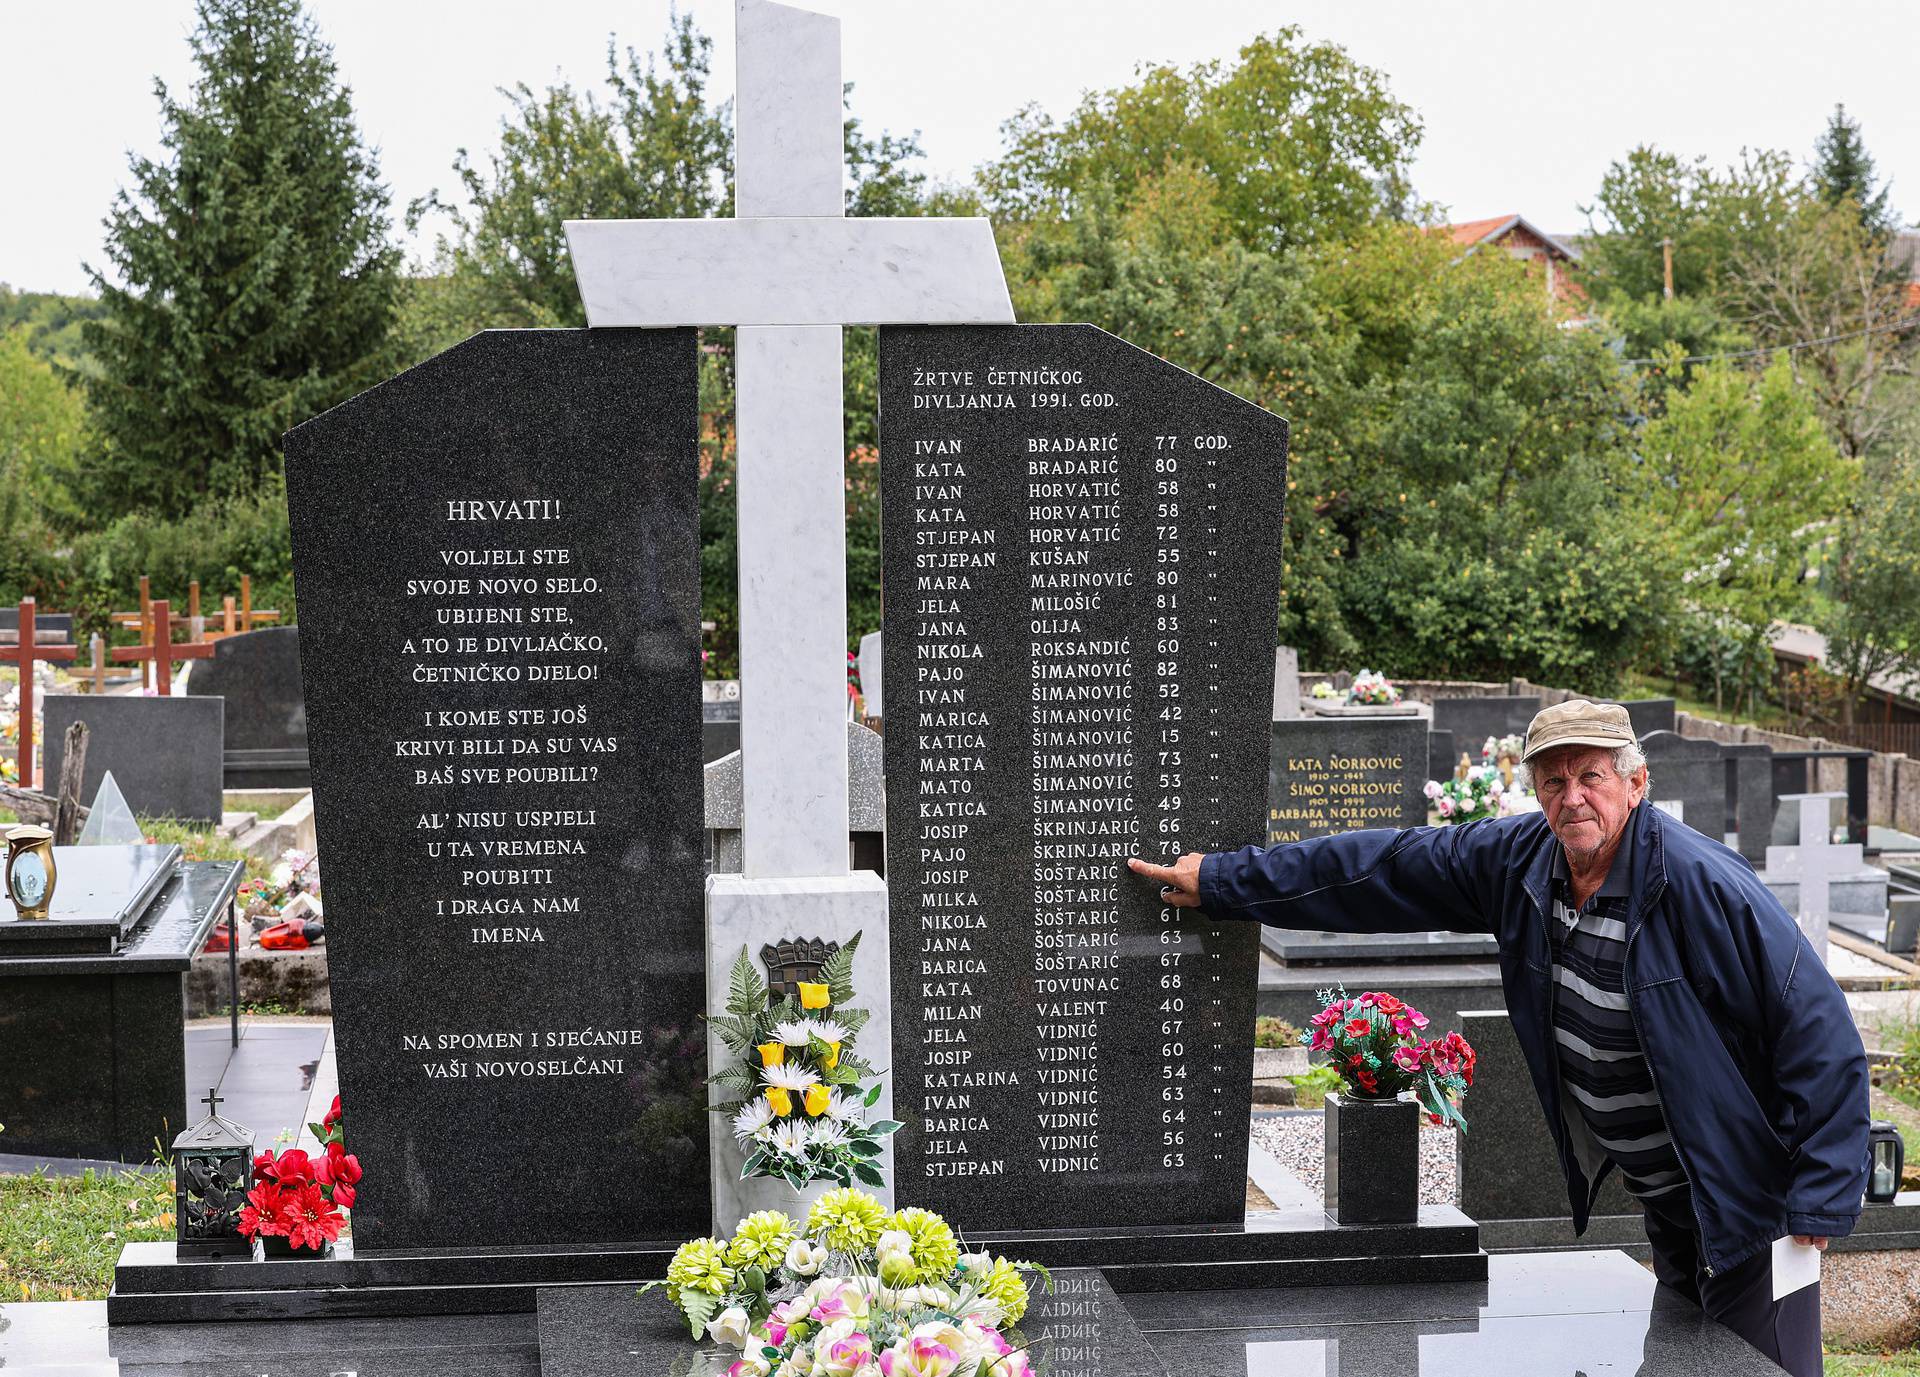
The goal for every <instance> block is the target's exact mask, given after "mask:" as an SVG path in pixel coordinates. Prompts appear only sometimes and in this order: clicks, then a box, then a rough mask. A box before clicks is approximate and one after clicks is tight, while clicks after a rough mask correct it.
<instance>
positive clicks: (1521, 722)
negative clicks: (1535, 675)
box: [1433, 693, 1540, 763]
mask: <svg viewBox="0 0 1920 1377" xmlns="http://www.w3.org/2000/svg"><path fill="white" fill-rule="evenodd" d="M1539 711H1540V695H1539V694H1537V693H1527V694H1513V695H1503V696H1499V697H1494V698H1436V699H1434V700H1433V729H1434V730H1435V731H1443V732H1452V733H1453V739H1454V742H1455V743H1456V744H1457V745H1458V746H1459V747H1460V749H1461V750H1463V751H1465V752H1466V753H1467V754H1468V755H1470V756H1472V757H1473V758H1474V761H1475V762H1476V763H1478V761H1479V759H1480V748H1481V747H1482V746H1484V745H1485V744H1486V741H1487V738H1488V737H1490V736H1491V737H1493V738H1495V739H1496V740H1497V739H1499V738H1500V737H1503V736H1525V735H1526V732H1527V726H1528V724H1529V723H1531V722H1532V721H1533V715H1534V714H1535V713H1537V712H1539Z"/></svg>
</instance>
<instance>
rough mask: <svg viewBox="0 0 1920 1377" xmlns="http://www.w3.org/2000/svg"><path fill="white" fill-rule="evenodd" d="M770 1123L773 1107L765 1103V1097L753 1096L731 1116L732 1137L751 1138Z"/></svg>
mask: <svg viewBox="0 0 1920 1377" xmlns="http://www.w3.org/2000/svg"><path fill="white" fill-rule="evenodd" d="M772 1122H773V1106H772V1105H770V1104H768V1103H767V1097H766V1096H765V1095H755V1096H754V1097H753V1098H752V1099H751V1100H748V1101H747V1102H746V1104H745V1105H743V1106H742V1107H741V1109H740V1112H739V1113H738V1114H736V1115H734V1116H733V1136H734V1137H736V1138H751V1137H753V1135H754V1134H756V1133H758V1132H759V1131H760V1130H761V1129H763V1128H765V1127H766V1126H767V1125H768V1124H770V1123H772Z"/></svg>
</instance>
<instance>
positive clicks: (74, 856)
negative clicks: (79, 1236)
mask: <svg viewBox="0 0 1920 1377" xmlns="http://www.w3.org/2000/svg"><path fill="white" fill-rule="evenodd" d="M179 863H180V848H179V846H178V845H177V844H171V843H170V844H168V845H166V846H146V845H142V844H138V843H136V844H133V845H121V846H56V847H54V848H53V869H54V876H55V882H54V889H53V903H52V905H51V906H50V907H49V909H48V911H47V916H46V917H45V918H44V919H37V920H25V919H20V918H16V917H14V916H12V915H13V908H12V906H11V905H8V906H6V907H4V908H0V953H4V954H6V955H8V956H71V955H80V954H86V953H94V954H98V955H102V956H111V955H112V954H113V953H114V952H116V951H118V950H119V949H120V942H121V939H122V938H123V937H124V936H125V935H126V932H127V929H129V928H131V927H132V926H133V925H134V923H135V922H136V921H138V920H139V918H140V916H141V915H142V914H143V913H145V912H146V911H147V905H148V904H149V903H151V902H152V900H153V896H154V895H155V894H156V893H158V892H159V890H160V887H161V886H162V885H164V884H165V883H166V882H167V881H168V880H169V879H171V878H172V877H173V872H174V867H175V866H177V865H178V864H179ZM0 1122H4V1120H0Z"/></svg>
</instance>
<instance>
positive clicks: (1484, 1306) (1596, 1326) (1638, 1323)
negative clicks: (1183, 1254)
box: [1127, 1252, 1780, 1377]
mask: <svg viewBox="0 0 1920 1377" xmlns="http://www.w3.org/2000/svg"><path fill="white" fill-rule="evenodd" d="M1127 1308H1128V1310H1129V1311H1130V1312H1131V1314H1132V1315H1133V1318H1134V1320H1135V1321H1136V1322H1137V1323H1138V1325H1139V1327H1140V1329H1141V1331H1142V1332H1143V1333H1144V1334H1145V1336H1146V1339H1147V1342H1148V1343H1149V1344H1151V1345H1152V1346H1153V1348H1154V1350H1155V1351H1156V1352H1157V1353H1158V1354H1159V1356H1160V1358H1161V1360H1162V1361H1163V1362H1165V1363H1166V1364H1167V1365H1168V1366H1169V1367H1171V1368H1173V1369H1174V1370H1175V1371H1183V1372H1184V1371H1192V1372H1231V1373H1236V1374H1237V1373H1242V1372H1244V1373H1246V1374H1247V1377H1306V1375H1307V1374H1311V1377H1334V1374H1339V1377H1409V1374H1415V1373H1417V1374H1420V1377H1506V1375H1507V1374H1513V1377H1521V1375H1522V1374H1524V1377H1553V1375H1554V1374H1564V1375H1565V1377H1573V1374H1575V1373H1582V1374H1585V1377H1601V1374H1608V1373H1614V1374H1622V1377H1626V1375H1627V1374H1631V1375H1632V1377H1692V1374H1696V1373H1697V1374H1701V1377H1705V1375H1706V1374H1714V1377H1764V1375H1766V1374H1777V1373H1778V1372H1779V1370H1780V1369H1778V1368H1777V1367H1775V1366H1774V1365H1773V1364H1772V1363H1771V1362H1769V1361H1768V1360H1767V1359H1766V1358H1764V1357H1762V1356H1761V1355H1760V1354H1759V1353H1758V1352H1757V1351H1755V1350H1754V1349H1753V1348H1751V1347H1749V1346H1748V1345H1747V1343H1746V1342H1745V1341H1744V1340H1742V1339H1740V1338H1738V1337H1737V1336H1736V1335H1734V1334H1733V1333H1732V1332H1731V1331H1730V1330H1727V1329H1725V1328H1723V1327H1721V1326H1720V1325H1718V1324H1715V1323H1713V1322H1712V1321H1710V1320H1708V1319H1706V1317H1705V1316H1703V1315H1702V1314H1701V1313H1700V1311H1699V1310H1698V1309H1697V1308H1696V1307H1694V1306H1693V1305H1691V1304H1689V1303H1688V1302H1686V1301H1684V1300H1682V1299H1681V1298H1680V1297H1678V1296H1676V1295H1675V1294H1673V1293H1672V1292H1670V1291H1667V1290H1665V1289H1664V1288H1662V1287H1659V1286H1657V1285H1655V1283H1654V1280H1653V1276H1652V1274H1651V1273H1649V1272H1648V1271H1647V1270H1646V1269H1645V1268H1643V1267H1641V1266H1639V1265H1638V1264H1637V1263H1635V1262H1633V1261H1632V1260H1631V1259H1629V1258H1628V1257H1627V1256H1626V1255H1625V1254H1623V1253H1617V1252H1602V1253H1549V1254H1514V1255H1507V1256H1499V1257H1494V1258H1492V1259H1490V1260H1489V1268H1488V1281H1487V1282H1486V1284H1485V1285H1484V1286H1476V1285H1441V1286H1391V1285H1387V1286H1344V1287H1321V1288H1315V1289H1313V1290H1299V1291H1284V1292H1264V1293H1262V1292H1247V1291H1222V1292H1215V1293H1212V1294H1198V1293H1192V1292H1182V1293H1179V1294H1171V1293H1169V1294H1162V1295H1135V1296H1128V1297H1127Z"/></svg>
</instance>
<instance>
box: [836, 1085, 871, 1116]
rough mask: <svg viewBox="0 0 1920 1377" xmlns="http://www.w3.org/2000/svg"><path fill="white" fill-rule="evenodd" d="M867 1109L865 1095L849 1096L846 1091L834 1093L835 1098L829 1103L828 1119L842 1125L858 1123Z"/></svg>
mask: <svg viewBox="0 0 1920 1377" xmlns="http://www.w3.org/2000/svg"><path fill="white" fill-rule="evenodd" d="M866 1107H867V1098H866V1096H864V1095H849V1094H848V1093H847V1092H846V1091H844V1090H836V1091H834V1092H833V1098H832V1099H831V1100H829V1101H827V1117H828V1118H829V1119H837V1120H839V1121H840V1122H841V1123H857V1122H859V1120H860V1116H861V1114H862V1113H864V1112H865V1110H866Z"/></svg>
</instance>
